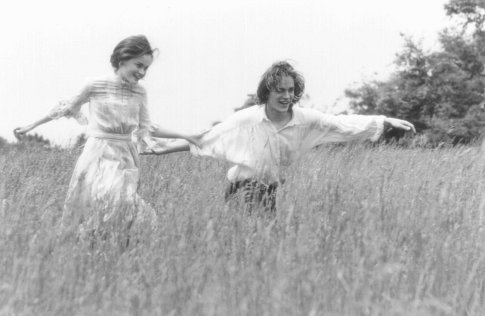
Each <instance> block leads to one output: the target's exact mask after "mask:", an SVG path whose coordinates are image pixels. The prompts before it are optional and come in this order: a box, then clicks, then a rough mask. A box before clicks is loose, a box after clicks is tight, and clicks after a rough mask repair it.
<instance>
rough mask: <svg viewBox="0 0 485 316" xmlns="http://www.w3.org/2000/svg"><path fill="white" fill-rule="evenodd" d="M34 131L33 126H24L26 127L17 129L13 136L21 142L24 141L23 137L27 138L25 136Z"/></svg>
mask: <svg viewBox="0 0 485 316" xmlns="http://www.w3.org/2000/svg"><path fill="white" fill-rule="evenodd" d="M33 129H34V127H33V126H32V125H27V126H24V127H17V128H15V129H14V130H13V134H14V136H15V138H17V139H18V140H20V139H22V137H24V136H25V134H27V133H28V132H30V131H31V130H33Z"/></svg>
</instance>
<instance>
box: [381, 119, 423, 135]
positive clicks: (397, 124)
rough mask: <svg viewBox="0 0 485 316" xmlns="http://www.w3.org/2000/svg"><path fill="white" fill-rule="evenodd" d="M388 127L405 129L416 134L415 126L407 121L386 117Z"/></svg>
mask: <svg viewBox="0 0 485 316" xmlns="http://www.w3.org/2000/svg"><path fill="white" fill-rule="evenodd" d="M386 125H387V126H389V127H392V128H397V129H403V130H405V131H412V132H413V133H416V129H415V128H414V125H413V124H412V123H409V122H408V121H405V120H400V119H395V118H391V117H386V118H385V119H384V126H385V127H387V126H386Z"/></svg>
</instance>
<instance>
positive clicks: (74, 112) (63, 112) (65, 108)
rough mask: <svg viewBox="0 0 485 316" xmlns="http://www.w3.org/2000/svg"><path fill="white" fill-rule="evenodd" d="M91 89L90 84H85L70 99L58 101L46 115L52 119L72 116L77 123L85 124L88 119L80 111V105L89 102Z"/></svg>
mask: <svg viewBox="0 0 485 316" xmlns="http://www.w3.org/2000/svg"><path fill="white" fill-rule="evenodd" d="M91 91H92V84H91V83H88V84H86V85H85V86H84V87H83V88H82V89H81V90H80V91H79V93H78V94H77V95H76V96H74V97H73V98H72V99H70V100H63V101H60V102H59V103H58V104H57V105H56V106H55V107H54V108H53V109H52V110H51V111H50V112H49V114H48V115H47V116H48V117H50V118H51V119H53V120H56V119H59V118H61V117H66V118H74V119H76V121H78V123H79V124H81V125H87V124H88V120H87V118H86V117H85V116H84V114H83V113H82V112H81V107H82V105H83V104H85V103H87V102H89V99H90V96H91Z"/></svg>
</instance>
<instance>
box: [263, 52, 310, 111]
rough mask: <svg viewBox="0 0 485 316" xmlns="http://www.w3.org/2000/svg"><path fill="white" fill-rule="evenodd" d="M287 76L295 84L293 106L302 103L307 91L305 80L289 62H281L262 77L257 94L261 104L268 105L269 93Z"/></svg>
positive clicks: (272, 66) (275, 64)
mask: <svg viewBox="0 0 485 316" xmlns="http://www.w3.org/2000/svg"><path fill="white" fill-rule="evenodd" d="M285 76H289V77H291V78H293V81H294V83H295V94H294V97H293V100H292V101H291V106H293V104H295V103H297V102H298V101H300V98H301V97H302V96H303V92H304V91H305V79H304V78H303V76H302V75H301V74H300V73H299V72H297V71H296V70H295V69H294V68H293V66H292V65H291V64H290V63H289V62H287V61H279V62H276V63H274V64H273V65H271V67H269V69H268V70H266V72H265V73H264V74H263V76H262V77H261V81H260V82H259V85H258V90H257V92H256V94H257V96H258V99H259V102H260V104H266V102H268V96H269V92H270V91H271V90H274V89H276V88H277V87H278V85H279V84H280V82H281V80H282V78H283V77H285Z"/></svg>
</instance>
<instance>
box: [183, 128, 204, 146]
mask: <svg viewBox="0 0 485 316" xmlns="http://www.w3.org/2000/svg"><path fill="white" fill-rule="evenodd" d="M207 132H208V130H207V131H205V132H202V133H200V134H196V135H190V136H187V137H186V138H185V139H186V140H187V141H188V142H190V143H192V144H193V145H195V146H197V147H201V142H202V138H203V137H204V135H205V134H207Z"/></svg>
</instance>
